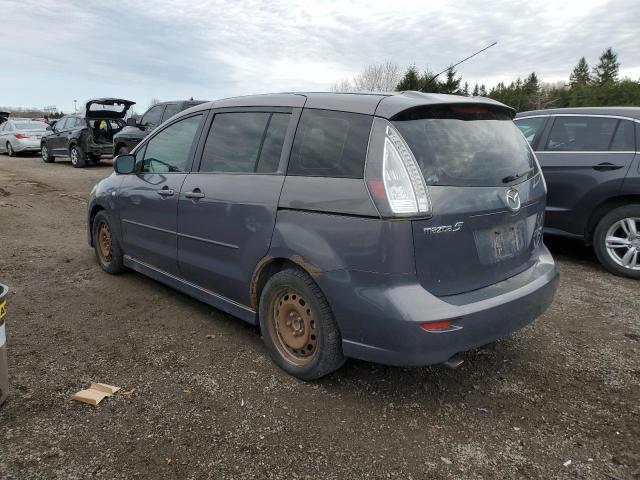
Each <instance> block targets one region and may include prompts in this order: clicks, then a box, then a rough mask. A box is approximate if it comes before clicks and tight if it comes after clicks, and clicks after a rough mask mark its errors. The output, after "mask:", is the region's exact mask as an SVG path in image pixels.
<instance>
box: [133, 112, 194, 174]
mask: <svg viewBox="0 0 640 480" xmlns="http://www.w3.org/2000/svg"><path fill="white" fill-rule="evenodd" d="M201 119H202V115H196V116H194V117H189V118H185V119H184V120H180V121H179V122H176V123H174V124H172V125H171V126H169V127H167V128H165V129H164V130H162V131H161V132H160V133H158V134H157V135H156V136H155V137H153V138H152V139H151V140H150V141H149V142H148V143H147V148H146V151H145V154H144V160H143V161H142V171H143V172H184V171H185V170H186V169H187V162H188V160H189V152H190V151H191V146H192V145H193V140H194V137H195V134H196V131H197V130H198V126H199V125H200V120H201Z"/></svg>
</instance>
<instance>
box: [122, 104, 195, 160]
mask: <svg viewBox="0 0 640 480" xmlns="http://www.w3.org/2000/svg"><path fill="white" fill-rule="evenodd" d="M201 103H204V100H194V99H191V100H177V101H174V102H161V103H156V104H155V105H153V106H151V107H149V110H147V111H146V112H145V113H144V114H143V115H142V117H141V118H140V121H136V120H135V119H134V118H129V119H128V120H127V126H126V127H125V128H123V129H122V130H121V131H120V132H118V133H117V134H116V135H114V137H113V156H114V157H115V156H116V155H121V154H123V153H129V152H130V151H131V150H133V148H134V147H135V146H136V145H137V144H138V143H140V140H142V139H143V138H144V137H146V136H147V135H149V134H150V133H151V131H152V130H153V129H154V128H156V127H157V126H158V125H160V124H161V123H162V122H164V121H165V120H168V119H169V118H171V117H173V116H174V115H175V114H177V113H179V112H181V111H183V110H186V109H187V108H191V107H193V106H195V105H200V104H201Z"/></svg>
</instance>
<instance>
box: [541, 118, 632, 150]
mask: <svg viewBox="0 0 640 480" xmlns="http://www.w3.org/2000/svg"><path fill="white" fill-rule="evenodd" d="M618 122H619V120H618V119H616V118H608V117H577V116H568V117H556V118H555V120H554V122H553V127H552V128H551V133H550V134H549V140H547V148H546V149H547V150H549V151H552V152H554V151H555V152H605V151H608V150H609V147H610V145H611V144H612V141H613V136H614V133H615V131H616V127H617V125H618Z"/></svg>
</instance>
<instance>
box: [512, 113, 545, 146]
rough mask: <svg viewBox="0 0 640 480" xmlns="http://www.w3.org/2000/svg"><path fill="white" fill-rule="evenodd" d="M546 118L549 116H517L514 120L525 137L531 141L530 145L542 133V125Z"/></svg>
mask: <svg viewBox="0 0 640 480" xmlns="http://www.w3.org/2000/svg"><path fill="white" fill-rule="evenodd" d="M546 119H547V117H531V118H517V119H515V120H514V122H515V124H516V126H517V127H518V128H519V129H520V131H521V132H522V134H523V135H524V138H526V139H527V142H529V145H531V144H533V141H534V140H535V139H536V137H537V136H538V135H539V134H540V133H541V130H542V126H543V125H544V122H545V120H546Z"/></svg>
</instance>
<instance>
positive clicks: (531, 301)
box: [316, 246, 559, 366]
mask: <svg viewBox="0 0 640 480" xmlns="http://www.w3.org/2000/svg"><path fill="white" fill-rule="evenodd" d="M558 278H559V275H558V271H557V269H556V266H555V263H554V261H553V258H552V257H551V255H550V254H549V252H548V251H547V250H546V248H545V247H544V246H542V247H540V254H539V258H538V261H537V262H536V263H535V264H534V265H533V266H532V267H531V268H529V269H528V270H526V271H525V272H522V273H521V274H519V275H516V276H514V277H512V278H510V279H508V280H505V281H502V282H499V283H496V284H494V285H490V286H488V287H485V288H482V289H479V290H475V291H473V292H469V293H465V294H460V295H452V296H448V297H436V296H434V295H431V294H430V293H429V292H427V291H426V290H425V289H424V288H423V287H422V286H421V285H420V284H419V283H418V281H417V279H416V278H415V276H413V275H382V274H375V273H369V272H348V271H344V270H342V271H335V272H327V273H324V274H322V275H320V276H319V277H318V278H317V279H316V280H317V281H318V284H319V285H320V288H322V290H323V291H324V293H325V295H326V296H327V299H328V301H329V304H330V305H331V307H332V310H333V313H334V315H335V317H336V321H337V322H338V325H339V327H340V331H341V332H342V337H343V351H344V353H345V355H346V356H348V357H353V358H359V359H362V360H367V361H372V362H378V363H385V364H389V365H402V366H412V365H429V364H434V363H441V362H445V361H446V360H448V359H449V358H451V357H452V356H453V355H455V354H456V353H459V352H463V351H467V350H471V349H473V348H476V347H479V346H482V345H485V344H487V343H490V342H493V341H494V340H497V339H499V338H502V337H505V336H508V335H509V334H511V333H513V332H514V331H516V330H518V329H520V328H522V327H524V326H525V325H527V324H528V323H530V322H532V321H533V320H535V319H536V318H537V317H539V316H540V315H542V313H544V311H545V310H546V309H547V307H548V306H549V305H550V304H551V302H552V301H553V297H554V295H555V291H556V288H557V284H558ZM347 289H348V290H349V294H348V295H347V294H346V291H347ZM437 320H451V323H452V326H453V327H454V328H453V329H451V330H447V331H439V332H428V331H425V330H423V329H422V328H421V327H420V324H421V323H423V322H428V321H437Z"/></svg>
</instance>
